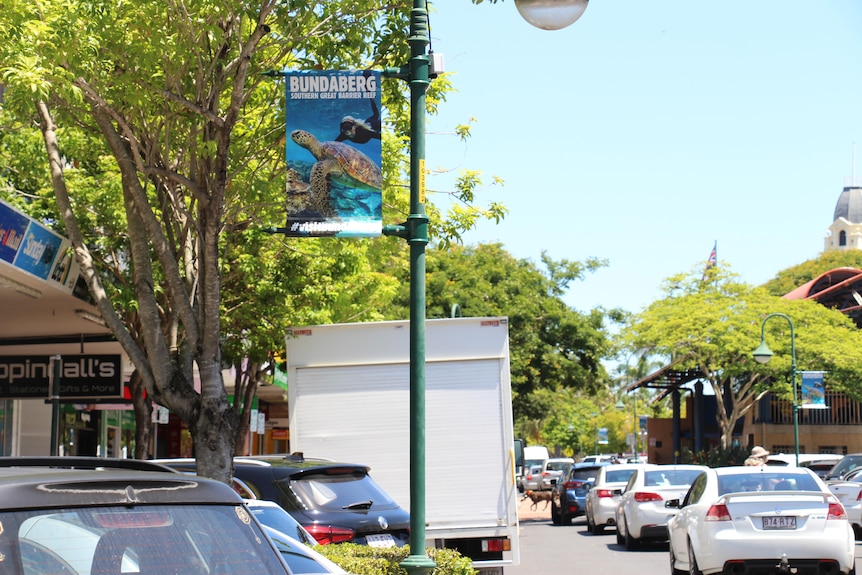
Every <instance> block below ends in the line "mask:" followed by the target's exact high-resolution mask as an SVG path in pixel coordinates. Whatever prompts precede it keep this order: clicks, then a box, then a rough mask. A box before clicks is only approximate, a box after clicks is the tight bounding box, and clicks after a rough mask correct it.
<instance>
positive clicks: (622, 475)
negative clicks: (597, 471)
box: [605, 469, 635, 483]
mask: <svg viewBox="0 0 862 575" xmlns="http://www.w3.org/2000/svg"><path fill="white" fill-rule="evenodd" d="M634 472H635V470H634V469H614V470H611V469H608V470H607V471H605V482H607V483H627V482H628V480H629V478H630V477H631V476H632V474H633V473H634Z"/></svg>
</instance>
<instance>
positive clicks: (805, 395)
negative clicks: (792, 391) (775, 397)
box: [800, 371, 826, 409]
mask: <svg viewBox="0 0 862 575" xmlns="http://www.w3.org/2000/svg"><path fill="white" fill-rule="evenodd" d="M801 373H802V402H801V403H802V404H801V406H800V407H802V409H826V393H825V391H824V388H823V375H824V374H825V373H826V372H825V371H803V372H801Z"/></svg>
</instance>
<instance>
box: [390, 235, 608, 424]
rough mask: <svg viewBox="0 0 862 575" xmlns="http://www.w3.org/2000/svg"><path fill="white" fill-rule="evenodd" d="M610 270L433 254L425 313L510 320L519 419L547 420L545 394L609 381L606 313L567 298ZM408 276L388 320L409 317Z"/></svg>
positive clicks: (463, 252) (485, 254) (487, 249)
mask: <svg viewBox="0 0 862 575" xmlns="http://www.w3.org/2000/svg"><path fill="white" fill-rule="evenodd" d="M602 265H604V263H603V262H601V261H597V260H588V261H585V262H572V261H568V260H560V261H555V260H552V259H551V258H550V257H548V256H547V255H546V254H543V255H542V267H539V266H537V265H536V264H534V263H533V262H532V261H529V260H518V259H516V258H514V257H513V256H512V255H511V254H509V253H508V252H506V251H505V250H504V249H503V247H502V246H501V245H500V244H480V245H476V246H467V247H464V246H450V247H449V249H446V250H442V249H439V248H438V249H434V248H431V249H429V250H428V253H427V264H426V277H427V281H426V284H427V285H426V308H427V309H426V315H427V317H430V318H434V317H437V318H440V317H449V316H450V315H452V314H453V310H455V312H456V313H460V314H461V315H464V316H469V317H480V316H507V317H508V318H509V349H510V354H511V374H512V392H513V393H512V394H513V406H514V413H515V419H516V420H518V419H521V418H527V419H540V418H542V417H544V415H545V414H546V413H547V405H545V403H544V402H543V401H541V399H540V398H539V397H538V396H534V395H533V394H534V393H535V392H536V391H538V390H541V389H550V390H555V389H562V388H572V389H579V390H583V391H584V392H593V391H596V390H599V389H602V388H603V387H604V386H605V385H606V384H607V383H608V381H609V380H608V376H607V373H606V372H605V369H604V366H603V365H602V363H601V360H602V359H603V358H604V357H605V356H606V355H607V351H608V349H609V346H610V344H609V340H608V335H607V331H606V326H605V325H604V324H605V321H606V319H607V318H606V314H605V312H604V311H603V310H598V309H597V310H592V311H590V312H588V313H581V312H578V311H576V310H574V309H572V308H571V307H569V306H568V305H567V304H566V303H565V302H564V301H563V299H562V296H563V294H564V293H565V292H566V289H567V288H568V286H569V285H570V283H571V282H573V281H576V280H583V279H584V277H585V275H586V274H587V273H588V272H590V271H593V270H595V269H597V268H598V267H601V266H602ZM407 285H408V282H407V281H406V277H405V278H404V282H403V284H402V287H401V289H400V291H399V296H398V298H397V300H396V302H395V307H393V308H392V309H391V310H390V311H388V312H387V316H388V317H389V318H398V317H401V318H403V317H407V308H408V306H409V292H408V288H407Z"/></svg>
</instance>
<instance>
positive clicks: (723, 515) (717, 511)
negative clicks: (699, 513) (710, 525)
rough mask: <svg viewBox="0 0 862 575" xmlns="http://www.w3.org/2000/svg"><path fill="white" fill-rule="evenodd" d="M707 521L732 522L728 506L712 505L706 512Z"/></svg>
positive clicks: (722, 504)
mask: <svg viewBox="0 0 862 575" xmlns="http://www.w3.org/2000/svg"><path fill="white" fill-rule="evenodd" d="M704 520H705V521H730V511H728V510H727V505H725V504H724V503H718V504H716V505H711V506H710V507H709V509H707V510H706V517H705V518H704Z"/></svg>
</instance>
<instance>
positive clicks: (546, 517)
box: [518, 494, 551, 523]
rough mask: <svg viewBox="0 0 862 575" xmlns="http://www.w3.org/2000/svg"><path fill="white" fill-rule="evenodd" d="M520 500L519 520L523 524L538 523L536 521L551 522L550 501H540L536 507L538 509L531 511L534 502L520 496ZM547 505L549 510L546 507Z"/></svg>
mask: <svg viewBox="0 0 862 575" xmlns="http://www.w3.org/2000/svg"><path fill="white" fill-rule="evenodd" d="M518 497H519V498H520V499H519V500H518V520H519V521H520V522H521V523H524V522H525V521H529V522H531V523H532V522H536V521H550V520H551V503H550V502H549V501H547V502H546V501H539V503H538V504H537V505H536V509H531V507H532V506H533V501H532V500H531V499H530V498H529V497H526V498H524V497H523V495H520V494H519V495H518ZM546 504H547V506H548V507H547V508H545V505H546Z"/></svg>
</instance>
